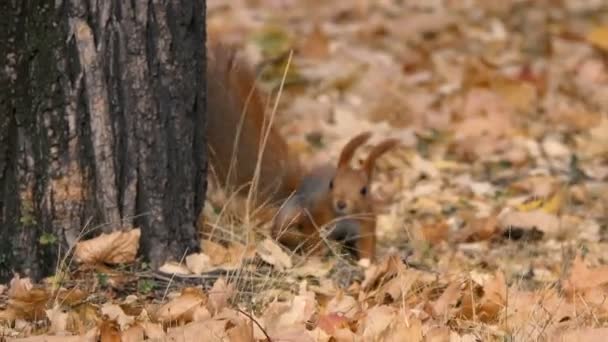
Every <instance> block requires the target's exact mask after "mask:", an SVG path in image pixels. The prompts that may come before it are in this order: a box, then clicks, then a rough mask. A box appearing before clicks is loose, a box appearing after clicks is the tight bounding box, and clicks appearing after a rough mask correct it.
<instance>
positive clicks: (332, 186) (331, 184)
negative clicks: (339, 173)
mask: <svg viewBox="0 0 608 342" xmlns="http://www.w3.org/2000/svg"><path fill="white" fill-rule="evenodd" d="M329 188H330V189H333V188H334V180H333V179H332V180H330V181H329Z"/></svg>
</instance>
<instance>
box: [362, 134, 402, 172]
mask: <svg viewBox="0 0 608 342" xmlns="http://www.w3.org/2000/svg"><path fill="white" fill-rule="evenodd" d="M399 142H400V141H399V139H387V140H384V141H382V142H381V143H379V144H378V145H376V146H374V147H373V148H372V150H371V151H370V152H369V155H368V156H367V159H366V160H365V162H364V163H363V170H364V171H365V173H367V176H368V177H369V178H370V179H371V177H372V172H373V171H374V166H375V164H376V160H377V159H378V158H379V157H380V156H381V155H383V154H384V153H386V152H388V150H390V149H391V148H393V147H395V146H397V145H398V144H399Z"/></svg>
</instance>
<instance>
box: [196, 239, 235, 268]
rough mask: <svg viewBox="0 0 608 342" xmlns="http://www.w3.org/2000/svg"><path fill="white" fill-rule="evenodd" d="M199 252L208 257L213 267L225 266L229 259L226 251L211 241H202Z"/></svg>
mask: <svg viewBox="0 0 608 342" xmlns="http://www.w3.org/2000/svg"><path fill="white" fill-rule="evenodd" d="M201 250H202V251H204V253H205V255H207V256H208V257H209V261H210V262H211V264H212V265H213V266H218V265H222V264H225V263H226V262H227V261H228V260H229V258H230V254H229V252H228V249H227V248H226V247H224V246H223V245H221V244H219V243H217V242H215V241H212V240H203V241H202V242H201Z"/></svg>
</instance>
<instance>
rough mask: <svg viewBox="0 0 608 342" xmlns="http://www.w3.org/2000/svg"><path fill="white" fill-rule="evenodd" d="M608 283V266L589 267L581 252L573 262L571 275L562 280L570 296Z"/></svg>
mask: <svg viewBox="0 0 608 342" xmlns="http://www.w3.org/2000/svg"><path fill="white" fill-rule="evenodd" d="M606 283H608V266H598V267H594V268H589V267H588V266H587V265H586V264H585V262H584V261H583V258H582V257H581V255H580V254H577V255H576V257H575V258H574V261H573V262H572V267H571V269H570V276H569V277H568V278H566V279H565V280H564V281H563V282H562V286H563V288H564V291H565V292H566V294H567V295H568V296H574V295H575V294H576V293H578V292H584V291H586V290H589V289H593V288H595V287H599V286H602V285H604V284H606Z"/></svg>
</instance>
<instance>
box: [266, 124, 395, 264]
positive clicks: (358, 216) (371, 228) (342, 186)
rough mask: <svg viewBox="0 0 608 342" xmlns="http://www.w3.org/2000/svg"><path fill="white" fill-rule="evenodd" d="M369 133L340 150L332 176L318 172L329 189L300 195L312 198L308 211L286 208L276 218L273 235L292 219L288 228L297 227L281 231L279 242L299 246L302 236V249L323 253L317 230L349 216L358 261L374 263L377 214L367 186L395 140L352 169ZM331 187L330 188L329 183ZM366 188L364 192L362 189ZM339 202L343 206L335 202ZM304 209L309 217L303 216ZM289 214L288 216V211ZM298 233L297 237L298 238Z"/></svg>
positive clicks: (320, 180)
mask: <svg viewBox="0 0 608 342" xmlns="http://www.w3.org/2000/svg"><path fill="white" fill-rule="evenodd" d="M370 136H371V135H370V133H368V132H365V133H362V134H359V135H357V136H355V137H354V138H352V139H351V140H350V141H349V142H348V143H347V144H346V145H345V146H344V148H343V150H342V153H341V154H340V158H339V162H338V167H337V168H336V169H335V173H332V174H331V175H326V174H323V173H320V175H319V176H317V178H316V180H317V181H318V182H323V183H328V188H327V190H326V191H324V192H322V193H318V192H316V193H314V194H312V193H310V194H309V193H306V192H304V193H303V194H302V195H303V196H304V197H306V196H314V197H315V199H314V200H313V201H312V202H313V203H314V204H313V205H312V206H311V207H310V208H294V207H288V208H286V210H285V211H283V215H281V214H280V215H279V216H280V217H281V219H280V220H279V221H280V223H279V225H280V227H279V226H277V225H275V232H276V231H278V229H282V228H284V226H285V225H289V224H285V223H287V222H286V220H287V219H291V220H293V224H292V225H291V226H296V227H298V229H297V230H293V229H291V230H290V229H287V230H285V231H282V232H283V234H282V235H281V236H280V238H279V241H281V242H282V243H284V244H286V245H287V246H293V245H302V235H304V236H307V237H309V241H310V243H309V244H307V245H304V246H303V248H304V249H305V250H307V251H308V252H309V253H313V252H314V253H319V252H321V251H324V250H325V249H324V248H323V247H324V244H323V243H322V241H321V238H320V235H319V228H321V227H324V226H326V225H328V224H329V223H331V222H332V221H335V220H339V219H341V218H345V217H350V218H352V219H355V220H356V221H357V222H358V224H359V238H358V240H357V249H358V253H359V258H367V259H370V260H373V259H374V257H375V254H376V215H375V210H374V207H373V205H372V201H371V194H370V193H369V187H370V182H371V176H372V174H371V173H372V171H373V168H374V164H375V161H376V160H377V159H378V158H379V157H380V156H381V155H382V154H384V153H386V152H387V151H388V150H389V149H390V148H392V147H394V146H395V145H396V144H397V142H398V141H397V140H394V139H391V140H386V141H383V142H381V143H380V144H378V145H376V146H375V147H374V148H373V149H372V150H371V151H370V154H369V156H368V158H367V159H366V161H365V162H364V166H363V167H362V168H360V169H355V168H352V167H351V166H350V165H349V164H350V161H351V159H352V157H353V155H354V153H355V150H356V149H357V147H359V146H360V145H362V144H363V143H365V141H367V140H368V139H369V138H370ZM330 180H331V181H332V187H331V189H330V188H329V182H330ZM363 188H365V189H366V190H365V193H364V194H363V193H362V189H363ZM340 202H342V203H343V207H340V206H339V205H338V203H340ZM305 210H309V211H310V215H304V214H303V212H304V211H305ZM289 211H291V213H290V212H289ZM298 234H300V235H298Z"/></svg>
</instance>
